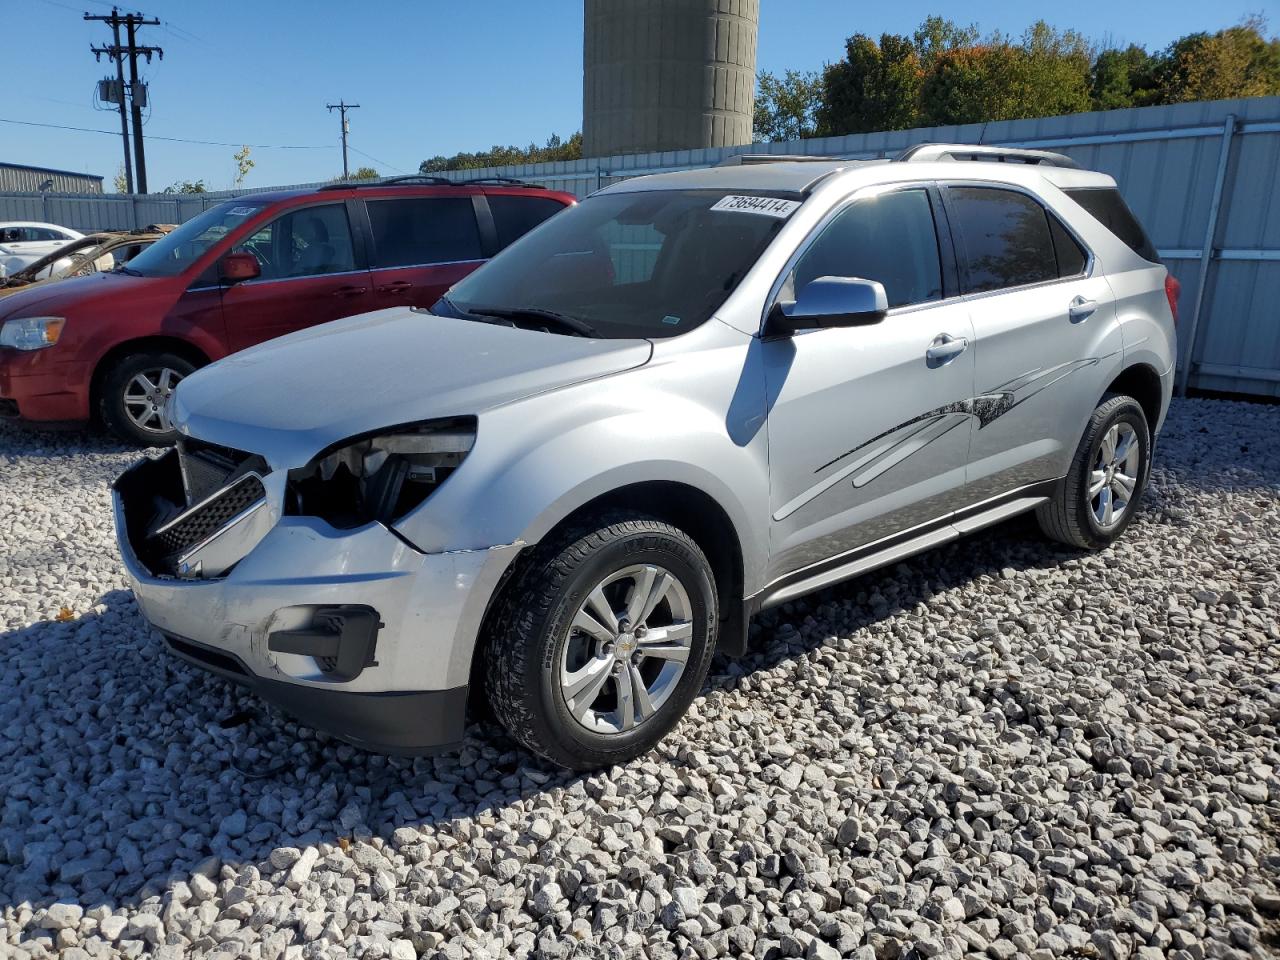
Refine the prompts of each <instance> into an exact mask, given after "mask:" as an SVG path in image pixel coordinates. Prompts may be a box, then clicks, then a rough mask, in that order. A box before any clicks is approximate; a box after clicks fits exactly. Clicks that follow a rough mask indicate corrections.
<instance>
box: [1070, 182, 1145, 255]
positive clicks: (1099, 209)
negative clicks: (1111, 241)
mask: <svg viewBox="0 0 1280 960" xmlns="http://www.w3.org/2000/svg"><path fill="white" fill-rule="evenodd" d="M1063 192H1064V193H1065V194H1066V195H1067V196H1068V197H1070V198H1071V199H1072V200H1074V201H1075V202H1076V203H1078V204H1080V206H1082V207H1084V208H1085V209H1086V210H1088V211H1089V213H1090V214H1092V215H1093V218H1094V219H1095V220H1097V221H1098V222H1099V223H1101V224H1102V225H1103V226H1104V227H1106V228H1107V229H1108V230H1110V231H1111V232H1112V233H1114V234H1115V235H1116V236H1117V237H1119V238H1120V239H1121V240H1123V241H1124V243H1125V245H1126V246H1128V248H1129V249H1130V250H1132V251H1133V252H1134V253H1136V254H1137V255H1138V256H1140V257H1142V259H1144V260H1150V261H1151V262H1152V263H1159V262H1160V253H1159V251H1157V250H1156V247H1155V244H1153V243H1152V242H1151V238H1150V237H1148V236H1147V232H1146V231H1145V230H1143V229H1142V224H1141V223H1139V222H1138V218H1137V217H1135V216H1134V215H1133V211H1132V210H1130V209H1129V205H1128V204H1127V203H1125V202H1124V197H1122V196H1120V191H1119V190H1117V189H1116V188H1115V187H1085V188H1081V189H1075V190H1064V191H1063Z"/></svg>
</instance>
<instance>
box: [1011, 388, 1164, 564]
mask: <svg viewBox="0 0 1280 960" xmlns="http://www.w3.org/2000/svg"><path fill="white" fill-rule="evenodd" d="M1150 470H1151V434H1150V432H1149V431H1148V429H1147V417H1146V414H1145V413H1143V410H1142V407H1141V406H1140V405H1139V404H1138V401H1136V400H1134V399H1133V398H1132V397H1125V396H1114V397H1108V398H1106V399H1104V400H1103V401H1102V403H1100V404H1099V405H1098V407H1097V409H1095V410H1094V411H1093V416H1091V417H1090V418H1089V424H1088V426H1087V427H1086V428H1085V431H1084V436H1083V437H1081V438H1080V445H1079V446H1078V447H1077V448H1076V455H1075V457H1074V458H1073V459H1072V461H1071V469H1070V471H1069V472H1068V473H1067V476H1066V477H1065V478H1064V479H1063V481H1062V483H1061V484H1060V485H1059V488H1058V491H1057V493H1056V494H1054V496H1053V498H1052V499H1050V500H1049V502H1048V503H1045V504H1043V505H1041V506H1040V507H1039V509H1038V510H1037V511H1036V517H1037V519H1038V520H1039V521H1040V528H1041V529H1042V530H1043V531H1044V532H1045V534H1046V535H1047V536H1049V537H1051V538H1053V539H1054V540H1059V541H1061V542H1062V543H1066V544H1070V545H1071V546H1073V547H1082V548H1085V549H1089V550H1100V549H1102V548H1103V547H1107V546H1110V545H1111V544H1112V543H1114V542H1115V541H1116V540H1117V539H1119V537H1120V534H1122V533H1123V532H1124V530H1125V528H1126V527H1127V526H1129V524H1130V523H1131V522H1132V521H1133V516H1134V514H1135V513H1137V511H1138V504H1139V503H1140V502H1141V500H1142V493H1143V491H1144V490H1145V489H1146V486H1147V475H1148V473H1149V472H1150Z"/></svg>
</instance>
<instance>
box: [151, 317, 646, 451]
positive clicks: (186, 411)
mask: <svg viewBox="0 0 1280 960" xmlns="http://www.w3.org/2000/svg"><path fill="white" fill-rule="evenodd" d="M652 352H653V345H652V344H651V343H650V342H649V341H648V340H592V339H586V338H583V337H572V336H561V335H558V334H549V333H541V332H537V331H531V330H518V329H515V328H512V327H507V326H499V325H496V324H489V323H481V322H478V321H474V320H455V319H452V318H449V317H437V316H434V315H431V314H427V313H417V312H411V311H409V310H407V309H392V310H379V311H377V312H375V313H366V314H361V315H359V316H355V317H348V318H347V319H345V320H337V321H334V322H333V323H326V324H322V325H320V326H318V327H312V328H310V329H308V330H302V331H299V332H297V333H292V334H289V335H288V336H285V337H281V338H279V339H278V340H271V341H268V342H267V343H264V344H261V345H259V346H256V347H251V348H250V349H248V350H245V351H243V352H241V353H237V354H233V355H232V356H230V357H227V358H225V359H223V360H219V361H218V362H217V363H214V364H212V365H210V366H208V367H205V368H204V369H202V370H199V371H197V372H196V373H194V374H192V375H191V376H189V377H188V378H187V379H186V380H184V381H183V382H182V383H181V384H180V385H179V386H178V389H177V390H176V391H175V392H174V396H173V408H172V417H173V421H174V424H175V425H176V426H177V428H178V429H179V430H180V431H182V432H183V433H185V434H188V435H190V436H194V437H198V438H199V439H201V440H207V441H209V442H211V443H217V444H221V445H222V446H226V447H232V448H234V449H237V450H246V451H250V452H253V453H260V454H262V455H263V456H264V457H266V459H267V461H268V462H269V463H270V464H271V465H272V466H273V467H274V468H277V469H279V468H293V467H298V466H302V465H304V464H306V463H307V462H309V461H310V460H311V459H312V458H313V457H314V456H315V455H316V454H317V453H319V452H320V451H321V450H323V449H324V448H325V447H328V446H330V445H331V444H334V443H338V442H339V441H342V440H345V439H347V438H348V437H354V436H357V435H359V434H363V433H368V432H370V431H373V430H379V429H382V428H384V427H392V426H396V425H398V424H404V423H412V422H415V421H419V420H428V419H431V418H434V417H449V416H464V415H470V414H480V413H483V412H484V411H485V410H486V409H490V408H492V407H496V406H499V405H501V404H504V403H508V402H510V401H512V400H518V399H520V398H522V397H527V396H532V395H533V394H537V393H543V392H545V391H547V390H554V389H556V388H557V387H563V386H568V385H569V384H574V383H579V382H581V381H583V380H590V379H593V378H595V377H601V376H606V375H608V374H612V373H619V372H621V371H623V370H629V369H631V368H633V367H638V366H641V365H643V364H644V363H646V362H648V360H649V357H650V355H651V354H652Z"/></svg>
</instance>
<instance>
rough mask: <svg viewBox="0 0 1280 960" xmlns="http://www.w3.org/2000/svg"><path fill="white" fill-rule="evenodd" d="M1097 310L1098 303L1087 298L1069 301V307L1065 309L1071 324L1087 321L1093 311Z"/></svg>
mask: <svg viewBox="0 0 1280 960" xmlns="http://www.w3.org/2000/svg"><path fill="white" fill-rule="evenodd" d="M1097 309H1098V301H1096V300H1090V299H1089V298H1088V297H1076V298H1075V299H1074V300H1072V301H1071V306H1070V307H1068V308H1067V316H1068V317H1069V318H1070V320H1071V322H1072V323H1079V322H1080V321H1081V320H1087V319H1089V317H1091V316H1093V313H1094V311H1095V310H1097Z"/></svg>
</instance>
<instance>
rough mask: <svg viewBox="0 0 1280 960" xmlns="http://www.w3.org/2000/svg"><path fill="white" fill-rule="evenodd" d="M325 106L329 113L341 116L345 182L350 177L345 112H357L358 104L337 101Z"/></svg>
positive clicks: (343, 175) (343, 177) (348, 129)
mask: <svg viewBox="0 0 1280 960" xmlns="http://www.w3.org/2000/svg"><path fill="white" fill-rule="evenodd" d="M325 106H326V107H328V108H329V112H330V113H333V111H335V110H337V111H338V112H339V114H341V116H342V179H343V180H346V179H347V178H349V177H350V176H351V171H350V169H349V168H348V166H347V134H348V133H349V132H350V130H351V128H350V127H349V126H348V124H347V111H348V110H359V109H360V104H358V103H344V102H343V101H341V100H339V101H338V102H337V103H326V104H325Z"/></svg>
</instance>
